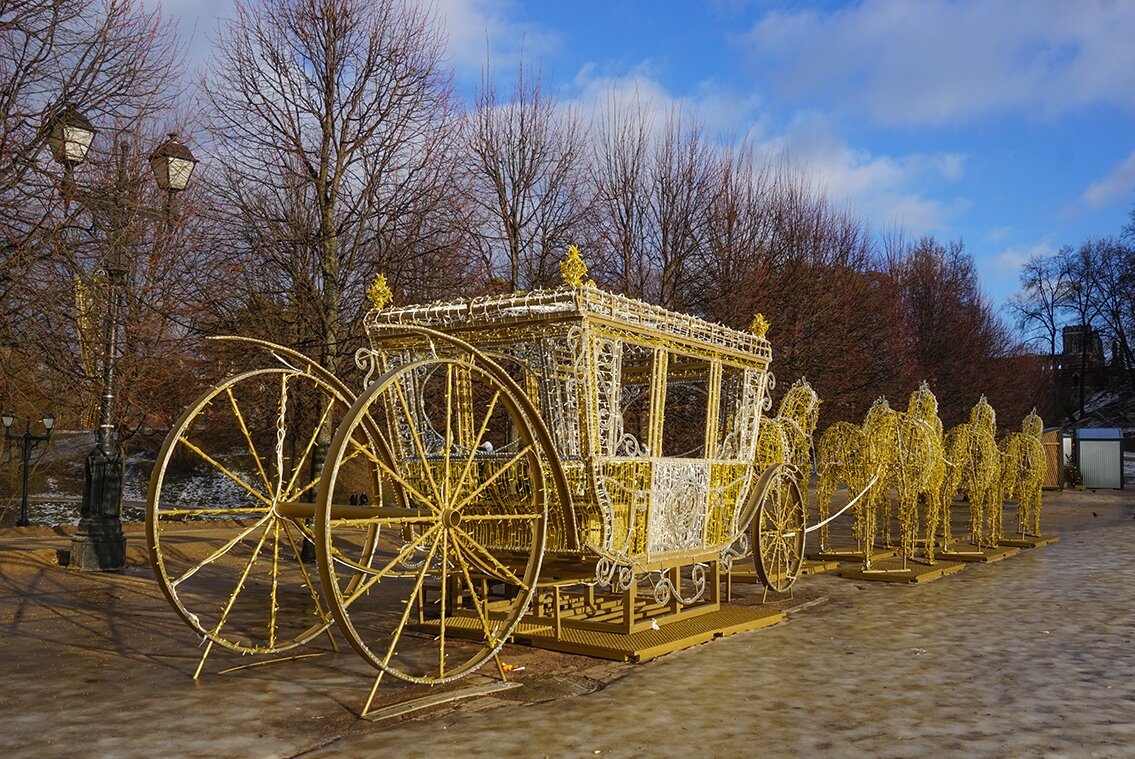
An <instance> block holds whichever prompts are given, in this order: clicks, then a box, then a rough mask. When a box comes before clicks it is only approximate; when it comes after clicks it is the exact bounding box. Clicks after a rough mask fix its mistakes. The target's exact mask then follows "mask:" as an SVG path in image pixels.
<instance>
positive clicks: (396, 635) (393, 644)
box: [382, 536, 441, 665]
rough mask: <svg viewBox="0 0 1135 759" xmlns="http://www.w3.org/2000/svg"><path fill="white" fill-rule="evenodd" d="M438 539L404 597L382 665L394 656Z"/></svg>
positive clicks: (438, 539) (427, 571)
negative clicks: (399, 617) (400, 615)
mask: <svg viewBox="0 0 1135 759" xmlns="http://www.w3.org/2000/svg"><path fill="white" fill-rule="evenodd" d="M440 540H441V537H440V536H438V538H437V539H435V540H434V543H433V545H432V546H431V547H430V552H429V555H428V556H426V560H425V561H424V562H422V571H421V572H419V573H418V579H417V581H416V582H415V583H414V589H413V590H412V591H411V592H410V595H409V596H407V597H406V603H405V607H406V608H405V609H403V610H402V618H401V619H400V620H399V621H398V625H397V626H396V627H395V628H394V631H393V632H392V633H391V636H390V647H389V648H388V649H387V650H386V656H385V657H383V659H382V663H383V665H389V664H390V659H391V658H392V657H393V656H394V649H395V648H397V647H398V641H399V640H400V639H401V638H402V630H404V629H405V628H406V622H407V621H408V620H409V619H410V612H411V611H412V610H413V608H414V602H413V600H412V599H415V598H418V597H419V595H418V594H419V593H421V590H422V584H423V583H424V582H425V579H426V575H427V574H429V570H430V562H431V561H433V558H434V554H436V553H437V544H438V543H439V542H440Z"/></svg>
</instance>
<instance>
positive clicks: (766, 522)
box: [751, 464, 807, 593]
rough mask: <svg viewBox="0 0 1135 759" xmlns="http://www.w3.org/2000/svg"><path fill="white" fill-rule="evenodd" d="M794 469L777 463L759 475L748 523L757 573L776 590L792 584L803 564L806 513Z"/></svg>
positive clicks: (787, 587) (782, 590) (781, 590)
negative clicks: (754, 510)
mask: <svg viewBox="0 0 1135 759" xmlns="http://www.w3.org/2000/svg"><path fill="white" fill-rule="evenodd" d="M794 472H795V468H794V467H791V466H785V465H782V464H778V465H776V466H774V467H772V468H770V469H769V470H768V471H767V472H766V473H765V475H764V476H762V477H761V483H759V485H758V488H757V498H759V499H760V500H759V502H758V505H757V507H756V513H755V514H754V515H753V521H752V526H751V530H752V533H753V559H754V562H755V564H756V569H757V577H759V578H760V580H761V582H763V583H764V584H765V587H767V588H769V589H771V590H775V591H777V592H779V593H782V592H784V591H786V590H788V589H789V588H791V587H792V585H793V583H795V582H796V579H797V578H798V577H799V576H800V568H801V567H802V566H803V565H804V537H805V527H806V518H807V513H806V511H805V508H806V507H805V504H804V499H803V497H802V496H801V494H800V486H799V485H798V484H797V481H796V478H795V477H794V476H793V474H794ZM760 485H763V487H760Z"/></svg>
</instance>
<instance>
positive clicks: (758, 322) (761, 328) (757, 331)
mask: <svg viewBox="0 0 1135 759" xmlns="http://www.w3.org/2000/svg"><path fill="white" fill-rule="evenodd" d="M768 328H769V323H768V319H766V318H765V315H764V314H761V313H757V314H754V315H753V323H752V324H750V325H749V331H750V332H752V333H753V334H754V335H756V336H757V337H759V338H762V339H763V338H764V336H765V335H766V334H768Z"/></svg>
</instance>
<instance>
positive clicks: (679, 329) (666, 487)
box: [360, 287, 773, 573]
mask: <svg viewBox="0 0 1135 759" xmlns="http://www.w3.org/2000/svg"><path fill="white" fill-rule="evenodd" d="M367 326H368V331H369V332H370V336H371V342H372V349H371V350H370V351H364V352H363V355H362V356H361V357H360V364H361V365H366V364H368V363H369V364H371V365H373V366H380V367H381V368H383V369H384V370H385V369H389V368H390V367H391V366H393V365H397V364H400V363H404V362H407V361H410V360H414V359H415V358H418V357H421V356H423V355H437V354H438V352H439V350H440V351H441V352H445V350H446V348H445V347H444V346H439V345H438V344H437V342H436V341H431V340H423V339H422V338H421V336H420V334H419V333H417V332H416V330H415V327H421V326H426V327H431V328H434V329H438V330H440V331H442V332H445V333H447V334H453V335H455V336H458V337H460V338H461V339H462V340H465V341H468V343H470V344H471V345H473V346H474V347H475V348H476V349H478V350H479V351H482V352H484V354H485V355H488V356H492V357H493V359H494V360H497V361H498V362H499V363H501V364H502V365H507V366H509V367H514V368H513V369H512V371H513V373H514V374H515V375H517V376H514V378H515V379H517V380H518V383H519V384H521V385H522V386H525V387H527V389H528V392H529V395H530V397H531V399H532V400H533V401H534V402H535V404H536V405H537V407H538V413H539V414H540V415H541V417H542V418H543V420H544V422H545V423H546V424H547V427H548V429H549V430H550V432H551V433H552V437H553V439H554V442H555V446H556V451H557V456H558V461H555V462H550V461H549V462H544V464H545V466H548V467H559V468H561V469H562V470H563V471H564V474H565V476H566V478H567V480H568V481H569V482H570V483H571V485H572V487H571V493H572V497H571V503H567V504H555V505H552V507H551V508H550V519H549V540H548V545H547V549H548V550H549V551H551V552H557V551H576V552H579V551H580V550H581V549H587V551H589V552H591V553H594V554H598V555H599V556H600V557H601V558H602V559H603V560H604V561H606V563H607V565H608V566H614V565H618V566H623V567H628V568H633V569H634V571H635V572H636V573H640V572H643V571H646V568H647V567H648V566H651V565H654V564H656V563H657V562H658V561H659V560H662V559H665V557H666V556H668V555H669V556H683V557H689V556H695V555H696V556H700V557H704V558H705V559H707V560H712V559H715V558H717V557H718V555H719V554H720V553H721V552H722V551H723V550H726V549H728V547H729V546H730V545H732V544H733V542H734V541H735V540H736V539H737V538H738V536H739V535H741V534H743V533H744V531H745V529H746V528H747V521H745V520H744V515H742V514H741V512H742V511H743V510H744V509H743V508H742V504H744V503H745V501H746V496H747V494H748V490H749V487H750V485H751V484H752V481H753V478H754V472H753V467H752V464H753V462H754V458H755V455H756V444H757V432H758V429H759V426H760V422H761V415H762V412H764V411H767V410H768V408H769V407H770V405H771V403H770V400H769V393H770V391H771V389H772V386H773V379H772V375H771V373H769V372H768V365H769V363H770V361H771V348H770V346H769V344H768V342H767V341H766V340H765V339H764V338H761V337H757V336H756V335H753V334H750V333H745V332H740V331H737V330H733V329H730V328H728V327H724V326H723V325H719V324H712V323H709V322H706V321H704V320H701V319H697V318H696V317H692V316H688V315H682V314H675V313H672V312H669V311H667V310H665V309H662V308H659V307H657V306H653V305H650V304H646V303H643V302H641V301H636V300H633V299H629V298H625V297H622V296H618V295H612V294H610V293H605V292H603V291H601V290H598V289H597V288H594V287H576V288H564V289H561V290H555V291H547V292H536V293H528V294H514V295H509V296H494V297H489V298H477V299H472V300H467V301H459V302H447V303H438V304H432V305H425V306H410V307H404V308H394V309H383V310H376V311H372V312H371V313H370V314H369V315H368V317H367ZM400 326H404V327H405V329H404V330H403V329H400ZM634 383H637V385H638V386H640V387H644V388H645V391H643V393H644V394H648V396H649V400H648V403H649V412H648V413H647V414H646V416H647V420H646V425H645V426H646V429H645V430H640V431H639V432H640V435H638V436H636V435H634V434H631V432H630V431H628V430H627V429H626V425H625V424H624V409H625V396H626V390H627V388H628V386H629V385H631V384H634ZM678 383H683V384H691V383H695V384H696V383H700V384H701V385H702V386H703V387H704V392H703V395H704V398H705V401H704V402H705V404H706V408H704V409H703V413H704V417H702V424H704V426H705V433H704V440H703V442H702V444H701V446H699V449H700V451H698V452H695V455H692V456H684V457H679V456H674V455H672V452H671V451H667V450H664V449H663V446H662V439H663V430H664V424H665V421H664V420H665V414H666V411H667V408H666V401H667V395H666V393H667V388H668V387H671V388H672V387H673V386H674V385H675V384H678ZM420 421H422V422H423V424H422V425H420V426H422V427H427V426H428V425H427V424H425V423H424V422H425V420H420ZM748 516H749V517H751V514H749V515H748ZM573 525H574V529H575V531H576V532H575V534H574V535H570V534H567V533H568V532H570V530H571V529H572V526H573ZM572 538H574V540H573V539H572Z"/></svg>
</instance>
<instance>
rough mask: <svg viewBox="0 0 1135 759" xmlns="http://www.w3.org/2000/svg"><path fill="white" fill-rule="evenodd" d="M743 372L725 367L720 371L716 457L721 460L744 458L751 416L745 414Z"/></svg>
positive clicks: (735, 368)
mask: <svg viewBox="0 0 1135 759" xmlns="http://www.w3.org/2000/svg"><path fill="white" fill-rule="evenodd" d="M745 385H746V383H745V371H744V370H743V369H739V368H737V367H732V366H725V367H722V370H721V399H720V402H719V404H718V409H719V410H718V416H717V457H719V458H722V459H737V458H744V456H743V454H742V450H743V449H744V448H745V445H746V440H747V438H748V437H750V436H748V435H746V434H745V430H746V428H747V427H748V426H749V425H750V424H751V422H752V420H751V419H750V418H749V417H750V416H751V414H747V413H746V409H747V407H746V404H745Z"/></svg>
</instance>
